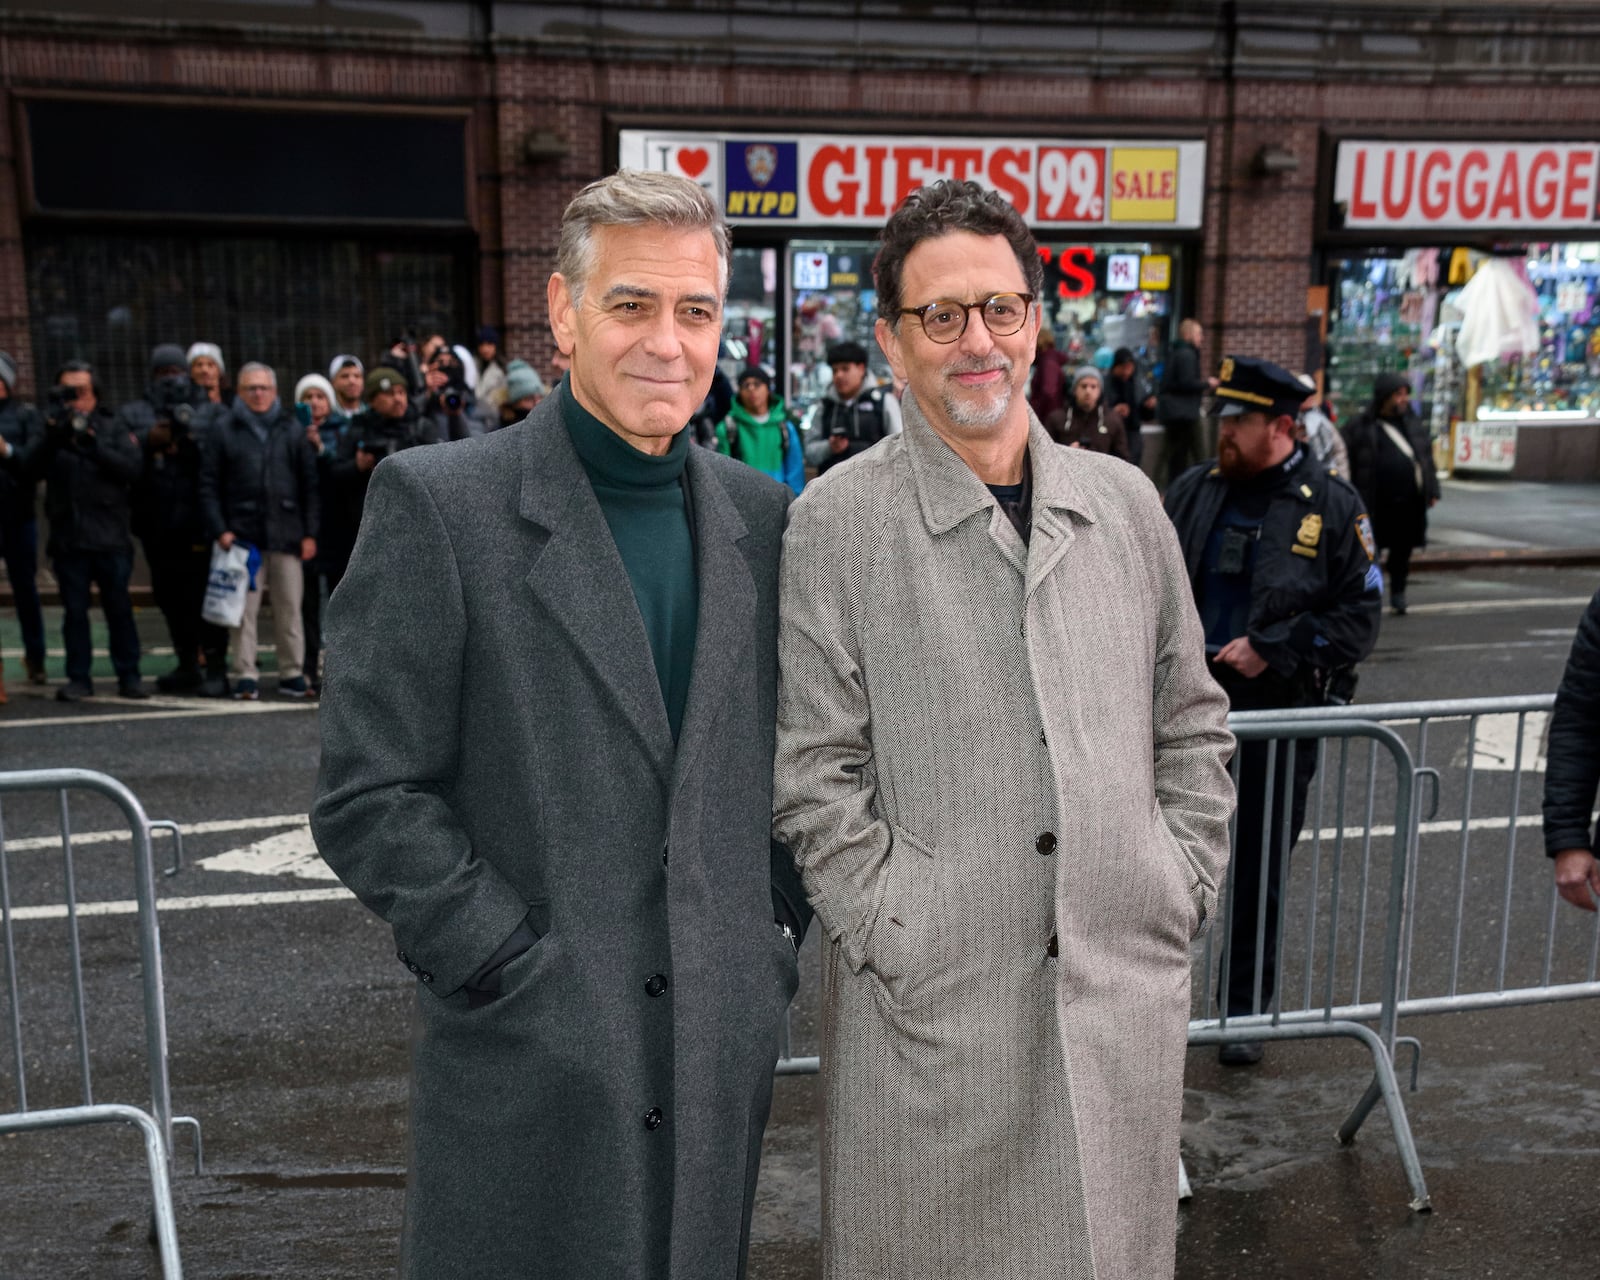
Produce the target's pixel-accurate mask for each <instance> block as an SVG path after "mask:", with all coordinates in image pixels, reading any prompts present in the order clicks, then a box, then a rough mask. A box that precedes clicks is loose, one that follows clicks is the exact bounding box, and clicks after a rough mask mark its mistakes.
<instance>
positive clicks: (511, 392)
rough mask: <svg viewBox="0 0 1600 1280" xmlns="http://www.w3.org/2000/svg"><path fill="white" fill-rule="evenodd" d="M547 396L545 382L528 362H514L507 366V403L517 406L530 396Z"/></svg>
mask: <svg viewBox="0 0 1600 1280" xmlns="http://www.w3.org/2000/svg"><path fill="white" fill-rule="evenodd" d="M544 394H545V386H544V380H543V379H542V378H540V377H539V372H538V370H536V369H535V368H534V367H533V366H532V365H531V364H529V363H528V362H527V361H526V360H513V361H512V362H511V363H510V364H508V365H507V366H506V403H507V404H516V402H517V401H518V400H523V399H526V398H527V397H528V396H542V395H544Z"/></svg>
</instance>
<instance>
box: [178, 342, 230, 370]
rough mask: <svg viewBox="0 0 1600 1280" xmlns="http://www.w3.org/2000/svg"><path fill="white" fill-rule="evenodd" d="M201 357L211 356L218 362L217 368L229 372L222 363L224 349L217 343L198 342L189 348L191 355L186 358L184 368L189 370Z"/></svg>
mask: <svg viewBox="0 0 1600 1280" xmlns="http://www.w3.org/2000/svg"><path fill="white" fill-rule="evenodd" d="M201 356H210V357H211V358H212V359H213V360H215V361H216V362H217V368H218V369H220V370H221V371H223V372H224V373H226V372H227V369H228V366H227V365H225V364H223V363H222V348H221V347H219V346H218V345H217V344H216V343H215V342H196V343H194V344H193V345H192V346H190V348H189V354H188V355H187V356H186V357H185V358H184V362H183V367H184V368H185V369H187V368H188V367H189V366H190V365H192V364H193V363H194V362H195V361H196V360H198V359H199V358H200V357H201Z"/></svg>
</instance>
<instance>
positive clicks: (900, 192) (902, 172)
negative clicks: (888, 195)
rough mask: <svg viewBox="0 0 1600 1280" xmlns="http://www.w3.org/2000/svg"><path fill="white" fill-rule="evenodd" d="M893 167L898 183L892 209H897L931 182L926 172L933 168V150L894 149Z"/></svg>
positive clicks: (918, 148)
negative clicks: (897, 172)
mask: <svg viewBox="0 0 1600 1280" xmlns="http://www.w3.org/2000/svg"><path fill="white" fill-rule="evenodd" d="M894 165H895V168H896V169H897V170H898V171H899V181H898V182H896V183H895V188H894V207H895V208H896V209H898V208H899V207H900V204H901V202H902V201H903V200H904V199H905V198H906V197H907V196H908V195H910V194H911V193H912V192H913V191H916V190H917V189H918V188H920V187H925V186H927V184H928V183H929V181H930V180H931V177H932V175H930V174H929V173H928V170H929V169H930V168H932V167H933V148H932V147H896V148H895V149H894Z"/></svg>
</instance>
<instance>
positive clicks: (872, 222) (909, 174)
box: [618, 129, 1206, 229]
mask: <svg viewBox="0 0 1600 1280" xmlns="http://www.w3.org/2000/svg"><path fill="white" fill-rule="evenodd" d="M1205 152H1206V149H1205V143H1203V142H1194V141H1176V142H1160V141H1144V140H1140V141H1139V142H1137V143H1127V142H1113V141H1108V140H1095V139H1087V140H1041V139H1038V138H965V137H899V136H888V137H874V136H858V135H837V134H832V135H830V134H786V135H743V134H729V133H692V132H691V133H680V132H667V131H656V130H649V129H624V130H623V131H622V133H621V136H620V140H619V147H618V163H619V165H620V167H622V168H626V169H653V170H657V171H660V172H664V173H674V174H677V175H679V176H680V177H684V178H688V179H690V180H691V181H694V182H698V183H699V184H700V185H701V186H703V187H704V188H705V189H706V190H707V191H709V192H710V193H711V195H712V197H713V198H714V199H716V200H717V202H718V203H719V204H720V205H721V206H722V209H723V212H724V213H725V214H726V216H727V219H728V221H729V222H731V223H735V224H755V223H764V222H789V223H794V224H796V225H804V226H841V227H879V226H882V225H883V222H884V220H885V219H886V218H887V217H888V216H889V214H890V213H891V212H893V210H894V209H895V207H896V206H897V205H899V203H900V202H901V201H902V200H904V199H905V198H906V196H907V195H909V194H910V193H911V192H913V191H915V190H916V189H917V188H918V187H922V186H925V185H927V184H928V183H930V182H934V181H937V180H938V179H940V178H955V179H958V180H959V179H971V180H972V181H974V182H977V183H979V184H980V185H982V186H985V187H988V188H990V189H991V190H994V191H998V192H1000V193H1001V194H1002V195H1004V196H1005V197H1006V198H1007V199H1008V200H1009V201H1011V203H1012V204H1013V205H1014V206H1016V208H1017V211H1018V212H1019V213H1021V214H1022V216H1023V217H1024V218H1026V219H1027V220H1028V222H1029V223H1030V224H1032V225H1034V226H1040V227H1058V226H1072V227H1093V226H1117V227H1165V228H1171V229H1183V228H1193V227H1198V226H1199V225H1200V218H1201V210H1202V208H1203V205H1204V195H1205V190H1204V183H1205Z"/></svg>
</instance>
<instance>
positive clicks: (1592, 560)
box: [1411, 547, 1600, 572]
mask: <svg viewBox="0 0 1600 1280" xmlns="http://www.w3.org/2000/svg"><path fill="white" fill-rule="evenodd" d="M1506 565H1522V566H1540V565H1543V566H1549V567H1552V568H1581V567H1584V566H1587V565H1600V547H1461V548H1456V549H1441V550H1438V551H1419V552H1417V554H1416V555H1414V556H1412V557H1411V568H1412V570H1413V571H1415V572H1421V571H1423V570H1439V569H1492V568H1499V567H1503V566H1506Z"/></svg>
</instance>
